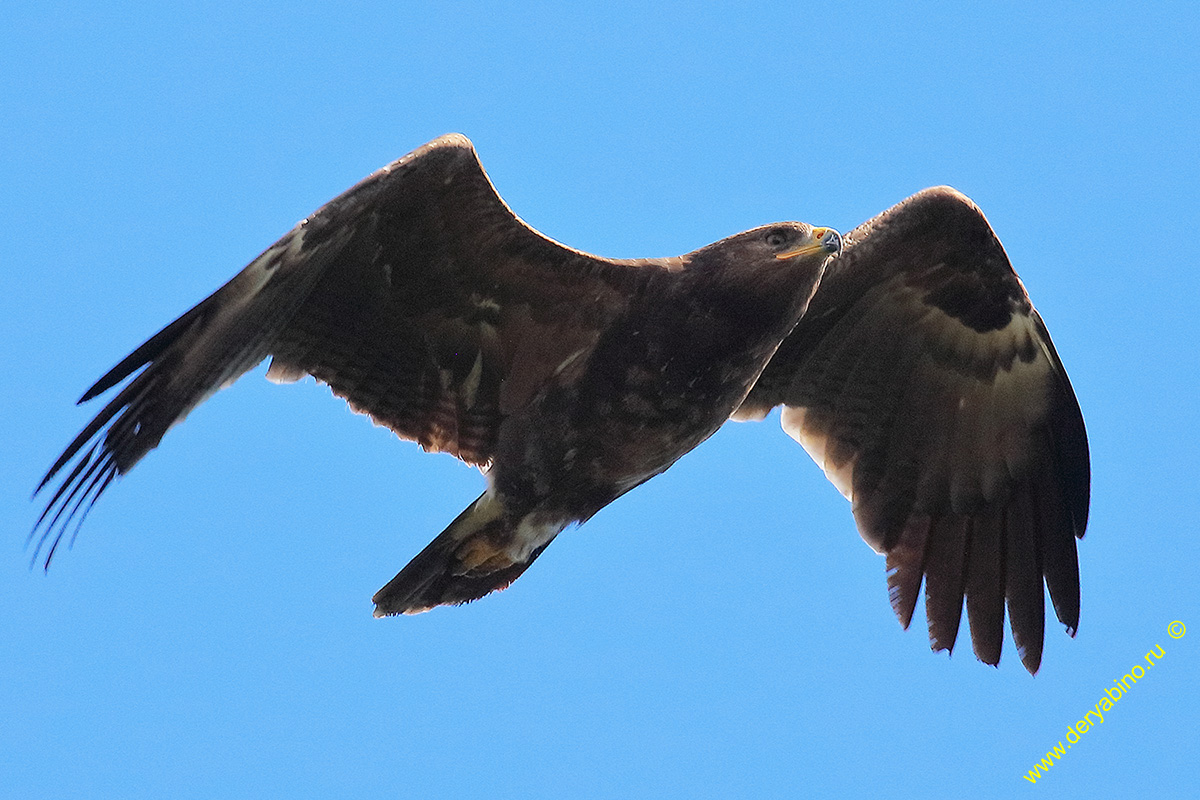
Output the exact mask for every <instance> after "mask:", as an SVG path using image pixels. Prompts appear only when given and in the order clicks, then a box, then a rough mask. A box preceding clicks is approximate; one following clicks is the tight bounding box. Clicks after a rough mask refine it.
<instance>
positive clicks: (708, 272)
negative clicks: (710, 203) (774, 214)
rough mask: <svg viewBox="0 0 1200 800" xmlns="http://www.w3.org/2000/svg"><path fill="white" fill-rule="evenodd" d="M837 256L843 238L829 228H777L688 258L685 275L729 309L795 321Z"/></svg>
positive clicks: (748, 233)
mask: <svg viewBox="0 0 1200 800" xmlns="http://www.w3.org/2000/svg"><path fill="white" fill-rule="evenodd" d="M841 252H842V237H841V235H840V234H839V233H838V232H837V231H835V230H834V229H833V228H820V227H813V226H812V225H808V224H806V223H804V222H777V223H775V224H773V225H764V226H762V227H760V228H753V229H751V230H748V231H745V232H744V233H739V234H737V235H735V236H730V237H728V238H727V239H722V240H721V241H719V242H715V243H714V244H710V245H709V246H708V247H703V248H701V249H699V250H696V251H695V252H693V253H690V254H689V255H688V256H687V257H686V258H687V268H686V270H687V272H688V273H689V274H690V275H691V276H692V277H693V278H694V279H695V282H696V285H697V286H701V285H702V286H705V287H706V288H708V289H709V290H710V291H711V290H716V291H717V292H719V293H721V294H725V295H726V296H727V298H728V300H729V301H730V302H731V305H733V306H742V305H744V306H745V308H746V309H747V310H754V309H757V312H756V313H768V314H769V310H770V309H773V308H774V309H778V313H782V314H783V315H785V316H793V317H795V318H799V316H800V314H802V313H803V312H804V309H805V308H806V307H807V306H808V301H809V300H810V299H811V298H812V295H813V292H815V291H816V288H817V284H818V283H819V282H820V280H821V275H822V273H823V272H824V269H825V263H826V262H827V261H828V260H829V259H830V258H831V257H832V256H836V255H837V254H839V253H841ZM738 298H744V301H743V302H738ZM793 321H794V320H793Z"/></svg>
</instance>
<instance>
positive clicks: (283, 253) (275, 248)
mask: <svg viewBox="0 0 1200 800" xmlns="http://www.w3.org/2000/svg"><path fill="white" fill-rule="evenodd" d="M303 225H304V223H303V222H302V223H300V224H299V225H297V226H296V227H294V228H292V230H291V231H290V232H289V233H287V234H286V235H285V236H284V237H283V238H282V239H280V240H279V241H278V242H276V243H275V244H273V245H271V246H270V247H269V248H267V249H266V251H264V252H263V254H262V255H260V256H259V257H258V258H256V259H254V260H253V261H251V262H250V263H249V264H248V265H247V266H246V268H245V269H244V270H242V273H241V275H239V276H238V277H239V278H242V279H243V280H245V281H246V283H245V284H244V285H242V286H240V287H239V289H241V292H240V293H239V294H240V297H241V299H242V302H246V301H247V300H249V299H250V298H252V297H254V295H256V294H258V292H259V291H261V290H262V288H263V287H264V286H266V285H267V282H268V281H270V280H271V278H273V277H274V276H275V270H276V268H277V267H279V266H280V264H282V263H284V262H285V261H288V260H290V259H292V258H295V257H296V256H297V255H299V253H300V248H301V247H303V246H304V234H305V230H304V227H303Z"/></svg>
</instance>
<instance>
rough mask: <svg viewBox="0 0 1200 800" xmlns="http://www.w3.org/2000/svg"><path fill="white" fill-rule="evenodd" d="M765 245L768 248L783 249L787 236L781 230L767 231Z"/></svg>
mask: <svg viewBox="0 0 1200 800" xmlns="http://www.w3.org/2000/svg"><path fill="white" fill-rule="evenodd" d="M766 240H767V245H768V246H769V247H783V246H784V245H785V244H787V240H788V237H787V234H786V233H784V232H783V231H781V230H778V229H777V230H773V231H768V232H767V235H766Z"/></svg>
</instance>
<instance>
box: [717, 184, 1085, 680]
mask: <svg viewBox="0 0 1200 800" xmlns="http://www.w3.org/2000/svg"><path fill="white" fill-rule="evenodd" d="M777 405H783V406H784V410H783V427H784V429H785V430H786V431H787V432H788V433H789V434H790V435H791V436H792V437H793V438H795V439H796V440H797V441H799V442H800V443H801V444H802V445H803V446H804V448H805V449H806V450H807V451H808V452H809V454H810V455H812V457H813V459H814V460H816V462H817V463H818V464H819V465H820V466H821V467H822V468H823V469H824V470H825V473H826V475H827V476H828V477H829V479H830V480H831V481H832V482H833V483H834V484H835V485H836V486H837V487H838V489H839V490H840V491H841V492H842V493H843V494H844V495H845V496H846V497H847V498H848V499H849V500H850V501H851V503H852V504H853V510H854V516H855V520H856V521H857V523H858V528H859V531H860V533H861V534H862V536H863V538H864V539H865V540H866V541H867V543H868V544H870V545H871V546H872V547H873V548H874V549H875V550H877V551H879V552H881V553H885V554H886V555H887V569H888V588H889V593H890V595H891V599H892V605H893V608H894V610H895V612H896V614H897V616H898V617H899V618H900V621H901V623H902V624H903V625H905V626H906V627H907V625H908V623H909V622H910V620H911V619H912V613H913V609H914V606H915V604H916V600H917V594H918V592H919V590H920V587H921V581H922V577H924V580H925V604H926V616H927V618H928V622H929V634H930V640H931V644H932V646H933V648H934V649H935V650H942V649H945V650H949V649H951V648H953V646H954V641H955V637H956V636H957V633H958V627H959V621H960V616H961V613H962V606H963V598H964V596H965V598H966V606H967V616H968V619H969V621H970V628H971V635H972V640H973V644H974V648H975V653H976V655H977V656H978V657H979V658H980V660H982V661H984V662H986V663H989V664H996V663H997V662H998V661H999V659H1000V645H1001V640H1002V638H1003V631H1004V604H1005V600H1006V599H1007V603H1008V615H1009V621H1010V624H1011V626H1012V631H1013V637H1014V640H1015V641H1016V643H1017V648H1018V650H1019V652H1020V656H1021V660H1022V662H1023V663H1024V664H1025V666H1026V668H1027V669H1028V670H1029V671H1030V672H1035V671H1036V670H1037V668H1038V665H1039V664H1040V662H1041V654H1042V638H1043V626H1044V607H1043V589H1042V581H1043V578H1044V579H1045V583H1046V586H1048V587H1049V590H1050V597H1051V599H1052V601H1053V603H1054V608H1055V612H1056V613H1057V615H1058V618H1059V620H1060V621H1061V622H1062V623H1063V624H1064V625H1066V626H1067V629H1068V631H1069V632H1071V633H1072V634H1073V633H1074V631H1075V629H1076V627H1077V625H1078V624H1079V568H1078V562H1077V559H1076V551H1075V539H1076V538H1078V537H1082V536H1083V533H1084V529H1085V528H1086V526H1087V514H1088V499H1089V498H1088V495H1089V482H1090V468H1089V461H1088V447H1087V437H1086V433H1085V431H1084V425H1083V418H1082V416H1081V414H1080V411H1079V405H1078V403H1077V402H1076V399H1075V394H1074V392H1073V391H1072V389H1071V384H1070V383H1069V382H1068V380H1067V375H1066V372H1065V371H1064V369H1063V365H1062V362H1061V361H1060V360H1059V358H1058V354H1057V353H1056V352H1055V350H1054V345H1053V344H1052V343H1051V341H1050V335H1049V334H1048V333H1047V332H1046V326H1045V324H1044V323H1043V322H1042V319H1041V317H1040V316H1039V315H1038V313H1037V311H1035V310H1034V309H1033V306H1032V305H1031V304H1030V301H1029V296H1028V295H1027V294H1026V292H1025V288H1024V286H1022V284H1021V282H1020V280H1019V279H1018V278H1017V276H1016V274H1015V273H1014V272H1013V270H1012V267H1011V266H1010V265H1009V261H1008V257H1007V256H1006V255H1005V253H1004V249H1003V248H1002V247H1001V245H1000V242H999V241H998V240H997V239H996V237H995V234H994V233H993V232H992V230H991V227H990V226H989V225H988V223H987V220H986V219H984V216H983V214H982V213H981V212H980V211H979V209H977V208H976V207H975V206H974V204H972V203H971V201H970V200H968V199H967V198H966V197H964V196H963V195H961V194H959V193H958V192H956V191H954V190H953V189H949V188H947V187H941V188H935V189H927V190H925V191H923V192H920V193H919V194H916V195H914V196H913V197H911V198H909V199H907V200H905V201H904V202H902V203H900V204H899V205H897V206H895V207H893V208H891V209H889V210H888V211H886V212H884V213H883V214H881V215H879V216H878V217H876V218H874V219H872V220H870V221H869V222H867V223H865V224H863V225H861V226H859V227H858V228H857V229H855V230H854V231H853V232H851V233H850V234H849V235H848V236H847V237H846V248H845V251H844V252H843V254H842V255H841V256H839V257H838V258H836V259H834V260H833V261H831V262H830V264H829V266H828V267H827V269H826V273H825V276H824V278H823V279H822V282H821V284H820V287H819V288H818V290H817V293H816V295H815V296H814V297H813V300H812V303H811V304H810V305H809V308H808V311H807V313H806V314H805V315H804V317H803V318H802V319H801V321H800V323H799V325H797V327H796V328H795V330H794V331H793V332H792V333H791V334H790V335H789V337H788V338H787V339H785V340H784V342H783V344H782V345H781V346H780V348H779V350H778V351H777V353H776V354H775V356H774V357H773V358H772V360H771V362H770V363H769V364H768V365H767V367H766V369H765V370H764V371H763V374H762V375H761V376H760V378H759V380H758V382H757V384H756V385H755V386H754V388H753V389H752V390H751V392H750V394H749V396H748V397H747V398H746V400H745V402H744V403H743V404H742V406H741V408H740V409H739V410H738V412H737V413H736V414H735V415H734V418H735V419H738V418H740V419H752V418H755V417H761V416H763V415H765V414H766V413H767V411H769V410H770V409H771V408H773V407H775V406H777Z"/></svg>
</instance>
